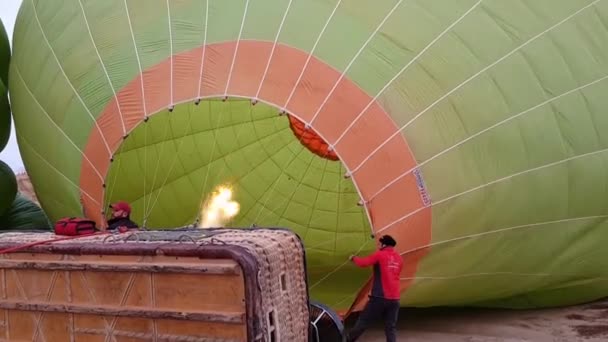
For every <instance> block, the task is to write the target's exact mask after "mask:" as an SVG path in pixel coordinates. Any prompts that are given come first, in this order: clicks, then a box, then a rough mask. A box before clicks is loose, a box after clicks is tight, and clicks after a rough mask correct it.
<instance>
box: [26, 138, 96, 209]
mask: <svg viewBox="0 0 608 342" xmlns="http://www.w3.org/2000/svg"><path fill="white" fill-rule="evenodd" d="M15 134H16V136H18V137H20V139H23V140H24V141H25V142H26V144H28V145H29V146H30V149H31V151H32V152H34V154H35V155H36V156H37V157H38V158H40V160H42V161H43V162H44V163H45V164H46V165H48V166H49V167H50V168H51V169H52V170H53V171H55V172H57V174H59V175H60V176H61V177H62V178H63V179H65V180H66V181H67V182H68V183H69V184H70V185H72V186H73V187H74V188H76V189H77V190H79V191H81V192H82V193H83V194H84V195H85V196H87V197H88V198H89V199H91V201H93V203H95V204H97V205H101V204H100V203H99V202H98V201H97V200H96V199H95V198H94V197H93V196H91V195H90V194H89V193H88V192H86V191H84V190H83V189H81V188H80V185H77V184H75V183H74V182H72V180H70V179H69V178H68V177H67V176H66V175H64V174H63V172H61V171H59V170H58V169H57V168H56V167H55V166H53V164H51V163H50V162H49V161H47V160H46V159H45V158H44V157H43V156H42V155H41V154H40V153H38V152H37V151H36V149H35V148H34V145H32V143H30V142H29V140H28V139H27V138H26V137H25V136H23V135H22V134H21V133H19V132H15Z"/></svg>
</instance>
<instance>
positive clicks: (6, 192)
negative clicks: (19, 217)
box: [0, 160, 17, 215]
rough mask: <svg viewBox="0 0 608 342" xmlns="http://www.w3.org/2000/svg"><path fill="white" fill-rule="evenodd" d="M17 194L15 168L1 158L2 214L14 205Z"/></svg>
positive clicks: (0, 212)
mask: <svg viewBox="0 0 608 342" xmlns="http://www.w3.org/2000/svg"><path fill="white" fill-rule="evenodd" d="M16 195H17V179H16V178H15V173H13V170H12V169H11V168H10V167H9V166H8V165H6V163H4V162H3V161H1V160H0V215H2V214H4V213H5V212H6V211H7V210H8V209H9V208H10V207H11V205H12V203H13V200H14V199H15V196H16Z"/></svg>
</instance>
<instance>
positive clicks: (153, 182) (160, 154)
mask: <svg viewBox="0 0 608 342" xmlns="http://www.w3.org/2000/svg"><path fill="white" fill-rule="evenodd" d="M167 120H168V122H167V124H166V125H165V132H164V134H163V141H164V142H166V141H167V133H168V132H169V127H171V117H170V116H168V117H167ZM188 128H190V122H188V125H186V129H188ZM171 133H173V129H171ZM153 145H154V143H153ZM146 146H147V145H146ZM154 151H155V152H156V148H155V149H154ZM164 151H165V144H164V143H162V145H161V147H160V153H159V154H158V156H157V157H156V166H155V167H154V176H152V185H151V190H150V200H149V201H146V195H145V194H146V192H145V190H144V198H143V201H144V203H145V205H144V208H145V207H146V206H147V207H148V210H150V211H151V210H152V209H151V208H150V203H151V202H152V196H153V195H152V193H153V192H154V186H155V185H156V176H157V175H158V170H159V168H160V162H161V157H162V155H163V152H164ZM174 157H175V155H174ZM146 165H147V164H146ZM167 177H168V175H167ZM148 216H149V215H148V214H145V216H144V222H143V223H144V226H145V225H146V223H147V218H148Z"/></svg>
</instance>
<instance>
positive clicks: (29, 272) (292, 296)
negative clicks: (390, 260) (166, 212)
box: [0, 228, 309, 342]
mask: <svg viewBox="0 0 608 342" xmlns="http://www.w3.org/2000/svg"><path fill="white" fill-rule="evenodd" d="M53 238H56V236H55V235H53V234H50V233H39V232H32V233H4V234H0V249H2V250H5V249H7V248H14V247H16V246H22V245H24V244H31V243H37V242H42V241H46V240H49V239H53ZM306 279H307V276H306V265H305V255H304V248H303V245H302V243H301V241H300V239H299V238H298V236H297V235H295V234H294V233H293V232H291V231H289V230H284V229H263V228H260V229H190V230H189V229H180V230H170V231H168V230H167V231H142V232H135V233H125V234H114V235H112V234H103V235H96V236H88V237H80V238H78V239H76V240H68V241H58V242H53V243H50V244H41V245H37V246H30V247H27V248H26V249H21V250H19V251H18V252H13V253H8V254H3V255H1V256H0V285H1V286H0V297H1V300H0V340H5V341H24V340H26V341H285V342H287V341H289V342H291V341H307V340H308V329H309V325H308V324H309V307H308V289H307V283H306Z"/></svg>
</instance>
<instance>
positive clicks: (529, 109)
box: [369, 75, 608, 201]
mask: <svg viewBox="0 0 608 342" xmlns="http://www.w3.org/2000/svg"><path fill="white" fill-rule="evenodd" d="M606 79H608V75H606V76H603V77H601V78H598V79H596V80H594V81H592V82H589V83H587V84H584V85H582V86H579V87H576V88H574V89H571V90H569V91H567V92H564V93H562V94H560V95H557V96H554V97H552V98H549V99H547V100H545V101H543V102H541V103H539V104H537V105H535V106H532V107H530V108H528V109H526V110H524V111H522V112H520V113H518V114H515V115H513V116H510V117H508V118H506V119H504V120H502V121H500V122H497V123H495V124H494V125H492V126H490V127H488V128H485V129H483V130H481V131H479V132H477V133H475V134H472V135H471V136H469V137H467V138H466V139H463V140H461V141H459V142H458V143H456V144H454V145H452V146H450V147H448V148H446V149H444V150H443V151H441V152H439V153H437V154H435V155H434V156H432V157H430V158H429V159H427V160H425V161H423V162H421V163H419V164H418V165H416V166H415V167H413V168H411V169H409V170H407V171H405V172H404V173H402V174H401V175H399V176H397V177H396V178H395V179H393V180H392V181H390V182H389V183H387V184H386V185H385V186H383V187H382V188H381V189H380V190H378V191H377V192H376V193H375V194H373V195H372V196H371V197H370V199H369V201H371V200H373V199H374V198H376V197H377V196H378V195H379V194H381V193H382V192H384V191H385V190H386V189H388V188H390V187H391V186H392V185H393V184H395V183H396V182H398V181H399V180H401V179H402V178H404V177H406V176H407V175H408V174H410V173H412V172H413V171H414V170H415V169H418V168H421V167H423V166H424V165H426V164H428V163H429V162H431V161H433V160H435V159H437V158H439V157H440V156H442V155H444V154H446V153H448V152H450V151H451V150H453V149H455V148H457V147H459V146H461V145H463V144H465V143H467V142H468V141H470V140H473V139H475V138H477V137H478V136H480V135H483V134H485V133H487V132H489V131H491V130H493V129H495V128H497V127H499V126H501V125H504V124H505V123H507V122H509V121H511V120H515V119H517V118H519V117H521V116H524V115H526V114H528V113H530V112H532V111H534V110H536V109H538V108H541V107H543V106H545V105H547V104H549V103H551V102H553V101H555V100H559V99H560V98H562V97H564V96H568V95H571V94H573V93H576V92H578V91H581V90H583V89H585V88H588V87H590V86H593V85H595V84H597V83H600V82H602V81H605V80H606Z"/></svg>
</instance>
